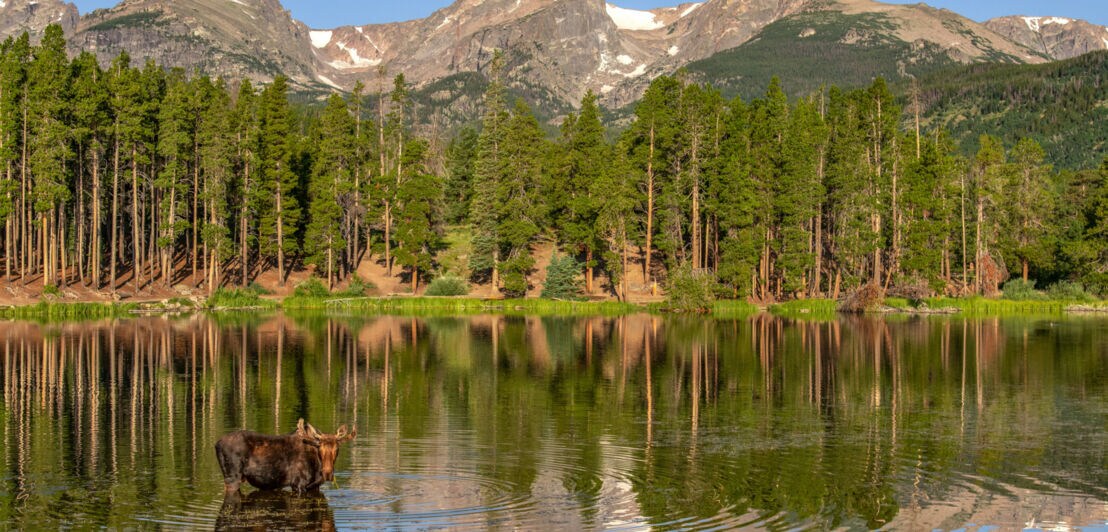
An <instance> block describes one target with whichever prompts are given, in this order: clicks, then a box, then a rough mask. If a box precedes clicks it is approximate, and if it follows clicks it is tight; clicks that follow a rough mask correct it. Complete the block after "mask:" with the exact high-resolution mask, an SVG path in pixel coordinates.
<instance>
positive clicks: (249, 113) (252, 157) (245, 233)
mask: <svg viewBox="0 0 1108 532" xmlns="http://www.w3.org/2000/svg"><path fill="white" fill-rule="evenodd" d="M260 100H261V99H260V98H259V97H258V94H257V93H256V92H255V91H254V87H253V86H251V84H250V82H249V81H243V83H242V85H241V86H240V87H239V93H238V98H237V99H236V100H235V109H234V114H233V115H232V118H233V122H234V127H235V148H236V154H235V168H236V171H237V173H238V180H237V183H236V186H235V189H236V190H237V191H238V194H237V195H236V196H237V206H238V234H239V237H238V244H239V268H240V274H241V284H242V286H243V287H245V286H246V285H247V284H248V283H249V280H250V272H251V262H250V255H251V253H250V251H251V248H252V247H253V246H254V245H256V244H257V225H258V219H259V218H260V214H261V212H262V209H261V206H262V205H263V204H264V202H265V201H266V200H267V198H265V187H263V186H261V183H262V170H261V158H260V156H261V153H262V144H261V139H262V137H261V132H262V129H261V123H262V122H261V113H260V110H261V102H260Z"/></svg>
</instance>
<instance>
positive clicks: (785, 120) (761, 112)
mask: <svg viewBox="0 0 1108 532" xmlns="http://www.w3.org/2000/svg"><path fill="white" fill-rule="evenodd" d="M751 117H752V120H751V122H752V126H751V130H750V143H751V149H752V154H751V155H752V157H751V162H752V172H753V181H754V190H755V198H756V199H755V201H756V203H757V208H756V209H755V211H754V226H755V227H757V228H758V229H759V232H760V234H761V237H760V241H761V245H762V250H761V257H760V258H759V264H758V299H761V300H763V301H768V300H769V299H771V298H779V297H781V295H782V294H781V283H780V277H777V276H775V275H774V273H775V272H776V271H777V265H776V262H775V261H776V253H775V250H774V249H773V244H774V242H776V241H777V238H778V237H779V235H778V232H779V227H778V224H777V220H776V219H775V216H774V213H775V210H777V209H775V208H777V207H780V206H781V203H782V202H781V201H780V200H778V199H776V198H775V193H776V192H778V191H777V185H776V184H777V183H778V182H779V181H782V175H783V174H784V172H785V139H786V138H787V136H788V127H789V103H788V98H786V96H785V92H784V90H783V89H782V88H781V83H780V81H779V80H778V79H777V78H776V77H775V78H773V79H772V80H771V81H770V84H769V87H768V88H767V89H766V95H765V97H764V98H762V99H759V100H755V101H754V102H752V104H751ZM786 201H787V200H786ZM775 277H776V279H775ZM775 281H776V282H775Z"/></svg>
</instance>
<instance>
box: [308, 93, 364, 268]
mask: <svg viewBox="0 0 1108 532" xmlns="http://www.w3.org/2000/svg"><path fill="white" fill-rule="evenodd" d="M320 126H321V128H320V139H319V153H318V155H317V157H316V160H315V165H314V169H313V172H312V181H311V191H310V192H311V194H310V196H311V205H310V207H309V214H310V219H311V221H310V222H309V223H308V227H307V233H306V234H305V238H304V242H305V249H304V252H305V253H306V254H307V258H308V262H309V263H310V264H315V265H316V266H318V267H319V268H320V269H323V270H326V272H327V286H328V287H329V288H332V289H333V288H334V285H335V268H336V260H337V257H338V255H339V254H340V253H341V252H342V250H343V249H344V248H345V247H346V241H345V239H344V237H343V233H342V221H343V209H342V208H341V207H340V205H339V200H340V198H343V197H345V196H347V195H349V194H350V193H351V192H352V191H353V190H354V184H353V172H354V161H353V158H354V156H355V153H354V120H353V118H352V117H351V115H350V113H349V111H348V109H347V106H346V102H345V101H344V100H343V98H342V97H341V96H339V95H337V94H336V95H332V96H331V97H330V98H329V99H328V100H327V107H326V108H325V109H324V111H323V116H322V117H321V119H320Z"/></svg>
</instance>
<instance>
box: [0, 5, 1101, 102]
mask: <svg viewBox="0 0 1108 532" xmlns="http://www.w3.org/2000/svg"><path fill="white" fill-rule="evenodd" d="M812 13H817V14H818V13H833V14H837V15H849V16H845V17H840V18H841V19H843V20H850V19H851V17H852V16H854V15H858V14H865V15H866V16H867V17H868V18H867V20H872V21H873V25H871V26H870V27H867V28H865V29H864V30H863V29H856V31H850V28H846V29H845V31H844V33H843V35H844V37H842V39H843V40H846V41H851V40H852V39H853V40H854V41H859V42H864V44H866V45H867V46H881V45H882V43H893V44H895V45H896V46H898V47H903V45H904V44H905V43H907V44H908V45H910V47H911V48H910V50H911V49H915V48H918V49H920V50H926V51H927V53H928V54H931V55H932V56H933V55H934V54H935V53H936V50H938V51H939V52H938V53H941V54H942V55H943V56H944V57H949V58H950V59H951V60H954V61H960V62H970V61H1008V62H1039V61H1044V60H1046V59H1047V58H1059V57H1069V56H1071V55H1076V54H1078V53H1082V52H1083V51H1088V50H1091V49H1094V48H1097V47H1098V46H1100V45H1103V46H1105V47H1108V33H1106V32H1104V31H1100V33H1097V31H1096V28H1097V27H1093V29H1089V30H1088V31H1085V30H1086V29H1088V28H1086V26H1091V25H1088V24H1084V25H1083V24H1080V23H1079V22H1080V21H1073V22H1069V23H1065V24H1063V23H1061V22H1058V21H1060V20H1066V19H1028V18H1010V19H998V20H996V21H991V22H990V23H989V25H988V26H987V27H986V26H983V25H980V24H977V23H975V22H973V21H971V20H969V19H966V18H964V17H961V16H959V15H957V14H956V13H953V12H950V11H946V10H940V9H934V8H931V7H928V6H926V5H923V4H916V5H890V4H882V3H879V2H875V1H872V0H705V1H704V2H700V3H685V4H680V5H676V6H673V7H668V8H660V9H654V10H650V11H641V10H632V9H624V8H621V7H617V6H615V5H612V4H608V3H606V2H605V0H457V1H456V2H454V3H453V4H451V5H450V6H447V7H445V8H443V9H440V10H439V11H436V12H435V13H433V14H432V15H430V16H429V17H427V18H424V19H420V20H414V21H408V22H400V23H395V24H379V25H367V26H344V27H340V28H333V29H321V30H309V29H308V28H307V27H306V26H304V25H303V24H302V23H300V22H298V21H296V20H294V19H293V18H292V17H291V15H290V14H289V13H288V11H287V10H285V9H284V8H283V6H282V5H281V4H280V2H279V0H230V1H227V0H123V1H122V2H121V3H120V4H118V5H117V6H115V7H113V8H111V9H103V10H97V11H94V12H92V13H89V14H88V15H86V16H84V17H83V18H81V19H80V20H79V21H78V19H77V15H76V9H75V8H74V7H73V6H72V5H70V4H63V3H61V2H60V1H59V0H42V1H39V2H36V1H34V0H0V14H2V15H3V17H2V18H0V35H4V34H10V33H14V32H16V31H19V29H20V28H27V29H30V30H32V31H41V29H42V28H44V27H45V25H46V24H49V23H53V22H61V23H62V25H63V26H64V27H66V29H67V34H68V35H70V36H71V38H70V45H71V49H72V50H73V51H74V52H76V51H78V50H91V51H94V52H96V53H97V54H98V55H99V56H100V58H101V59H102V61H104V62H105V63H107V62H108V61H110V60H111V59H112V58H114V57H115V56H116V55H118V54H119V52H121V51H124V50H126V51H127V52H129V53H130V54H131V56H132V58H133V61H134V62H136V63H141V62H144V61H145V60H147V59H153V60H155V61H157V62H159V63H160V64H163V65H169V66H177V67H184V68H186V69H189V70H192V69H199V70H201V71H203V72H206V73H209V74H213V75H223V76H227V77H234V78H237V77H246V78H250V79H254V80H258V81H267V80H270V79H272V78H273V76H275V75H277V74H284V75H286V76H288V77H290V78H291V79H292V81H293V83H294V84H295V85H297V86H300V87H302V88H317V89H327V90H329V89H331V88H340V89H349V88H351V87H353V85H354V84H355V83H357V82H359V81H360V82H363V83H365V84H366V85H368V86H369V90H371V91H372V90H375V89H376V88H377V87H378V86H383V87H387V84H388V81H389V78H390V77H391V76H392V75H394V74H397V73H404V74H405V76H406V77H407V79H408V81H409V82H411V83H413V84H415V85H417V86H427V85H430V84H434V83H436V82H439V81H441V80H444V79H450V78H451V77H452V76H457V75H461V74H464V73H471V72H478V73H483V72H484V71H485V70H486V69H487V68H488V64H489V62H490V61H491V59H492V56H493V52H494V50H496V49H500V50H504V51H505V55H506V58H507V72H506V76H507V79H508V81H509V83H510V84H511V85H513V86H514V87H515V88H516V89H520V90H524V91H525V92H529V93H536V92H541V93H543V94H545V95H547V96H548V97H549V98H551V99H553V100H557V101H559V102H561V103H569V104H571V105H572V104H574V103H576V102H577V101H579V100H580V98H581V96H582V95H583V94H584V93H585V91H586V90H593V91H595V92H597V93H598V94H600V95H601V96H602V98H603V100H604V102H605V103H606V104H608V105H610V106H620V105H623V104H625V103H628V102H630V101H633V100H635V99H636V98H638V96H639V95H640V94H641V92H642V90H643V88H644V87H645V86H646V84H647V83H649V80H650V79H652V78H653V77H655V76H656V75H658V74H664V73H671V72H673V71H675V70H676V69H677V68H679V67H682V66H684V65H687V64H689V63H691V62H694V61H698V60H703V59H705V58H709V57H712V56H714V55H716V54H718V53H720V52H723V51H726V50H729V49H735V48H736V47H738V46H740V45H744V44H746V43H750V42H757V41H758V39H759V35H760V32H762V31H763V30H765V29H766V28H767V27H768V26H770V25H771V24H774V23H776V22H779V21H782V20H789V19H790V17H795V16H798V15H800V14H809V15H810V14H812ZM854 18H857V17H854ZM1032 20H1034V21H1036V22H1034V23H1033V22H1032ZM874 28H877V29H876V30H875V29H874ZM1078 28H1081V29H1082V31H1081V32H1075V31H1074V30H1075V29H1078ZM1103 29H1104V28H1099V30H1103ZM812 31H814V30H812ZM803 38H805V35H804V32H803V31H801V32H799V34H798V35H796V37H795V39H803ZM1098 39H1099V40H1098ZM783 45H784V46H788V44H787V43H785V44H783ZM734 68H736V69H741V68H742V65H735V66H734ZM780 68H781V69H787V68H789V66H788V65H787V64H783V65H780ZM736 75H741V72H739V73H737V74H736Z"/></svg>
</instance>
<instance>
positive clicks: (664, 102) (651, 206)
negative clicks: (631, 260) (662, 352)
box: [628, 76, 681, 282]
mask: <svg viewBox="0 0 1108 532" xmlns="http://www.w3.org/2000/svg"><path fill="white" fill-rule="evenodd" d="M680 95H681V85H680V83H678V81H677V80H676V79H675V78H672V77H669V76H660V77H658V78H656V79H655V80H654V81H652V82H651V83H650V87H648V88H647V90H646V93H645V94H644V95H643V98H642V100H641V101H640V102H639V104H638V105H637V106H636V107H635V122H634V123H633V124H632V125H631V127H630V128H629V130H628V131H629V132H628V136H629V137H630V140H629V142H630V149H631V150H632V151H633V155H632V162H633V164H635V166H636V167H637V168H638V171H639V172H640V173H641V181H640V185H639V188H640V190H641V195H642V196H643V199H644V206H643V209H642V210H643V212H642V215H643V217H644V218H645V219H644V221H643V223H642V225H643V235H644V243H643V277H644V278H645V279H646V280H647V281H648V282H650V281H652V279H653V275H652V273H651V272H652V268H653V252H654V237H655V234H656V233H657V227H658V225H657V223H655V220H656V210H657V205H658V195H659V186H660V183H661V182H662V181H664V180H665V175H666V172H667V171H668V168H669V165H668V164H667V162H668V159H669V153H670V150H671V149H672V146H673V145H674V144H675V142H676V141H675V138H676V136H677V131H678V129H677V124H676V118H675V116H674V110H675V109H676V108H677V101H678V99H679V98H680Z"/></svg>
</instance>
